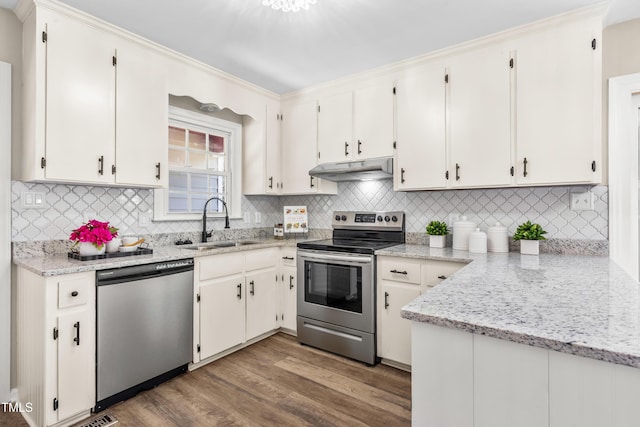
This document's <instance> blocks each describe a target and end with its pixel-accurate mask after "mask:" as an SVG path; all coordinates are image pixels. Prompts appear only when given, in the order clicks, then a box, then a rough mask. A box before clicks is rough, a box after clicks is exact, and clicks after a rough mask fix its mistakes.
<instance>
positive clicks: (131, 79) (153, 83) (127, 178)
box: [115, 40, 169, 187]
mask: <svg viewBox="0 0 640 427" xmlns="http://www.w3.org/2000/svg"><path fill="white" fill-rule="evenodd" d="M116 46H117V52H116V59H117V62H116V73H117V80H116V93H117V97H116V158H115V165H116V170H115V180H116V183H117V184H128V185H143V186H146V187H158V186H161V187H162V186H166V185H167V182H168V180H167V176H168V171H167V166H168V158H167V157H168V151H167V144H168V141H167V139H168V135H167V123H168V116H169V113H168V108H169V96H168V92H167V87H166V81H167V79H166V75H165V74H164V71H163V67H162V66H161V64H160V61H159V58H158V55H156V54H155V53H153V52H152V51H150V50H148V49H144V48H143V47H141V46H139V45H136V44H134V43H132V42H129V41H125V40H118V41H117V42H116Z"/></svg>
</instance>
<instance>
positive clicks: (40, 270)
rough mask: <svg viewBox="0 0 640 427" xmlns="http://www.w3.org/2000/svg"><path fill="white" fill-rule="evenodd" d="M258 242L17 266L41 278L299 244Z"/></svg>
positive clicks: (46, 259)
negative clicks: (224, 246) (93, 259)
mask: <svg viewBox="0 0 640 427" xmlns="http://www.w3.org/2000/svg"><path fill="white" fill-rule="evenodd" d="M248 240H251V241H252V242H257V243H256V244H252V245H244V246H232V247H226V248H211V249H206V250H193V249H186V248H185V247H184V246H175V245H173V246H159V247H155V248H153V254H150V255H135V256H127V257H118V258H105V259H99V260H95V261H78V260H75V259H71V258H68V257H67V256H66V254H65V255H57V256H56V255H50V256H37V257H14V258H13V263H14V264H16V265H18V266H20V267H24V268H26V269H27V270H30V271H32V272H34V273H36V274H39V275H41V276H57V275H60V274H69V273H80V272H83V271H95V270H105V269H108V268H118V267H128V266H131V265H141V264H151V263H154V262H164V261H173V260H177V259H185V258H197V257H201V256H207V255H217V254H224V253H232V252H241V251H249V250H255V249H263V248H271V247H280V246H292V247H295V246H296V244H297V242H298V241H297V240H276V239H273V238H268V239H248Z"/></svg>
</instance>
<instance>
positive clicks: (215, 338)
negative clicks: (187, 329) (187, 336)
mask: <svg viewBox="0 0 640 427" xmlns="http://www.w3.org/2000/svg"><path fill="white" fill-rule="evenodd" d="M244 291H245V289H244V277H242V276H233V277H231V278H228V279H222V280H217V281H213V282H209V283H207V284H205V285H200V360H203V359H206V358H207V357H209V356H213V355H214V354H217V353H220V352H221V351H224V350H227V349H230V348H231V347H234V346H236V345H238V344H242V343H243V342H244V324H245V323H244V322H245V320H244V307H245V301H244V299H245V292H244ZM222 325H224V327H222Z"/></svg>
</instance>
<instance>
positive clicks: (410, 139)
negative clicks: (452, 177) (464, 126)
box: [394, 64, 447, 190]
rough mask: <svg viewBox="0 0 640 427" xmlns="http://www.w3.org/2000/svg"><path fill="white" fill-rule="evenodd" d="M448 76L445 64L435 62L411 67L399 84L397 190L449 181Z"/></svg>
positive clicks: (397, 97) (425, 186) (397, 92)
mask: <svg viewBox="0 0 640 427" xmlns="http://www.w3.org/2000/svg"><path fill="white" fill-rule="evenodd" d="M444 77H445V67H444V65H439V64H433V65H428V66H424V67H418V68H415V69H413V70H411V71H408V72H407V74H406V75H404V76H403V77H402V78H401V79H400V80H399V81H398V82H397V84H396V126H397V129H396V132H397V135H396V136H397V147H396V157H395V165H394V169H395V170H394V181H395V182H394V188H395V190H419V189H427V188H444V187H446V185H447V180H446V177H445V173H446V161H447V159H446V151H445V147H446V140H445V137H446V135H445V81H444Z"/></svg>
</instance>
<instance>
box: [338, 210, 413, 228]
mask: <svg viewBox="0 0 640 427" xmlns="http://www.w3.org/2000/svg"><path fill="white" fill-rule="evenodd" d="M332 226H333V228H361V229H371V230H380V229H384V230H401V229H402V230H403V229H404V212H402V211H392V212H357V211H356V212H354V211H336V212H334V213H333V222H332Z"/></svg>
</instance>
